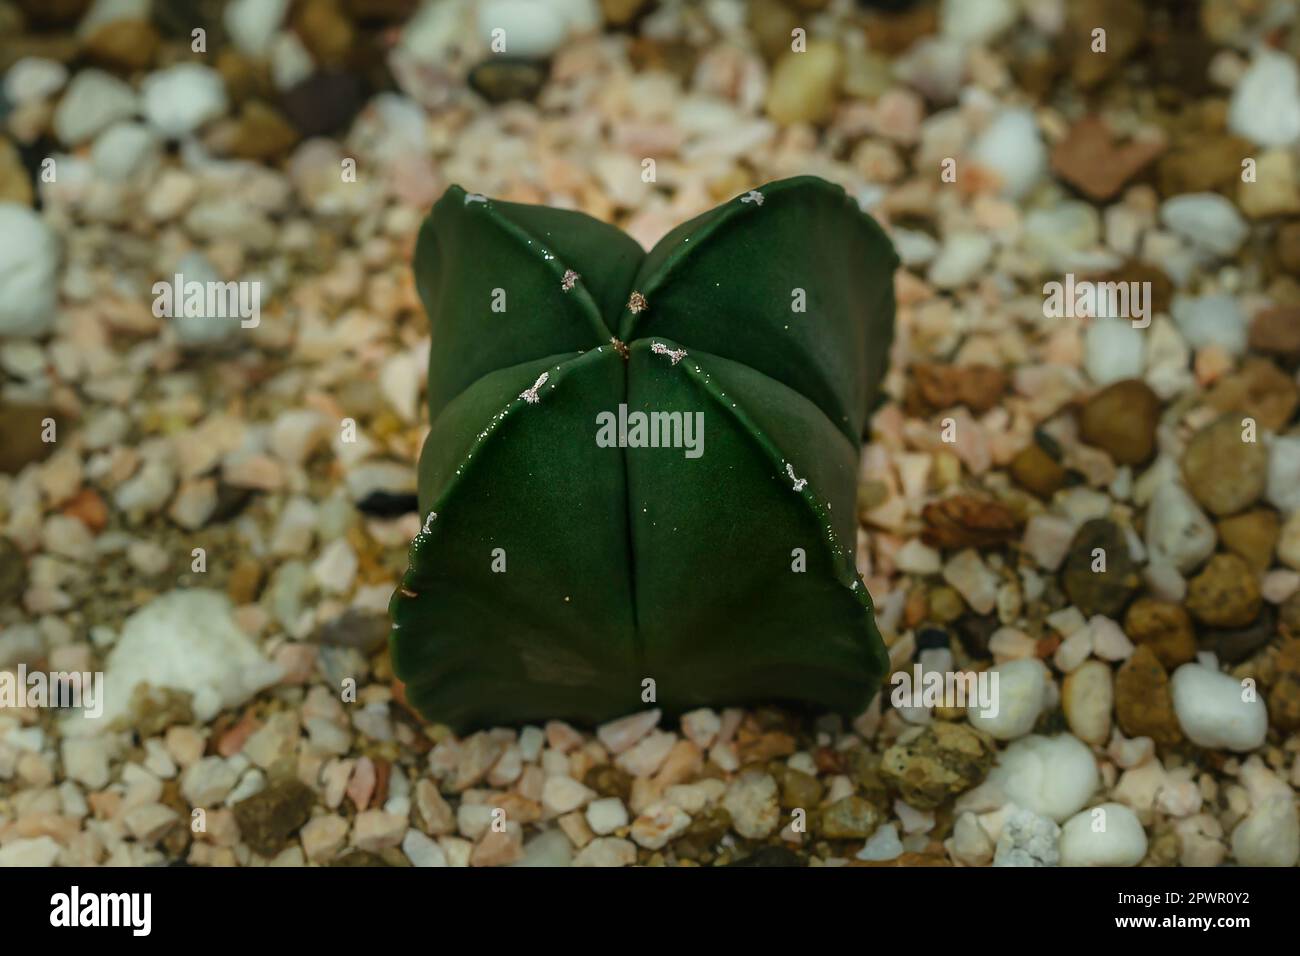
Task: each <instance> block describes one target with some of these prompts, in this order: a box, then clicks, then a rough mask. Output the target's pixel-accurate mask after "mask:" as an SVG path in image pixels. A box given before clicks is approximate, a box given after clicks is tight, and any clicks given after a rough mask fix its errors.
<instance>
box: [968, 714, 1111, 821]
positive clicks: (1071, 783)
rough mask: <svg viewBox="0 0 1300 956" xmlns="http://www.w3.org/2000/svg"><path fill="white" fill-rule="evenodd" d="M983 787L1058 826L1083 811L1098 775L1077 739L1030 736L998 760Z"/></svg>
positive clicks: (1063, 736) (1086, 750) (1019, 741)
mask: <svg viewBox="0 0 1300 956" xmlns="http://www.w3.org/2000/svg"><path fill="white" fill-rule="evenodd" d="M989 781H990V782H991V783H992V784H993V785H994V786H996V787H998V788H999V789H1000V790H1001V791H1002V793H1003V794H1005V795H1006V796H1007V798H1009V799H1010V800H1011V801H1012V802H1013V803H1015V804H1017V805H1019V806H1021V807H1024V808H1025V809H1027V810H1030V811H1032V812H1033V813H1036V814H1038V815H1039V816H1043V817H1048V818H1050V819H1052V820H1055V821H1056V822H1058V823H1060V822H1061V821H1063V820H1068V819H1069V818H1070V817H1072V816H1074V814H1076V813H1078V812H1079V811H1080V810H1081V809H1083V807H1084V806H1085V805H1086V804H1087V802H1088V800H1089V799H1091V797H1092V795H1093V793H1095V792H1096V790H1097V787H1098V786H1099V785H1100V784H1101V775H1100V774H1099V773H1098V771H1097V761H1096V759H1095V758H1094V757H1093V755H1092V751H1091V750H1089V749H1088V747H1087V746H1086V745H1085V744H1083V743H1082V742H1081V741H1080V740H1079V739H1078V738H1077V737H1074V736H1073V735H1071V734H1059V735H1057V736H1055V737H1042V736H1038V735H1032V736H1029V737H1022V738H1020V739H1019V740H1017V741H1015V742H1014V743H1012V744H1011V745H1010V746H1008V747H1007V749H1006V750H1004V751H1002V753H1001V754H999V756H998V762H997V765H996V766H995V767H994V768H993V770H992V771H991V772H990V773H989Z"/></svg>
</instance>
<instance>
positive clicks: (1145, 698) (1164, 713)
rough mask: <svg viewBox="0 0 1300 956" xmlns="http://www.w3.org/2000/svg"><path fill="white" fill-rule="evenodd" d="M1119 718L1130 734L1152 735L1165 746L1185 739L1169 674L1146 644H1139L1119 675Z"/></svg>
mask: <svg viewBox="0 0 1300 956" xmlns="http://www.w3.org/2000/svg"><path fill="white" fill-rule="evenodd" d="M1184 666H1188V665H1184ZM1115 717H1116V719H1117V720H1118V721H1119V726H1120V729H1121V730H1123V731H1124V733H1125V734H1127V735H1128V736H1129V737H1150V738H1151V739H1152V740H1154V741H1155V742H1156V743H1157V744H1161V745H1168V744H1176V743H1178V741H1180V740H1181V739H1182V733H1181V732H1180V731H1179V722H1178V718H1177V715H1176V714H1175V713H1174V702H1173V698H1172V696H1171V694H1170V688H1169V675H1168V674H1167V673H1166V672H1165V669H1164V667H1163V666H1162V665H1161V664H1160V661H1159V660H1158V659H1157V658H1156V655H1155V652H1154V651H1153V650H1152V649H1151V648H1150V647H1149V646H1147V645H1145V644H1141V645H1139V646H1138V648H1137V650H1135V651H1134V652H1133V654H1132V656H1130V657H1129V659H1128V660H1127V661H1125V662H1124V663H1123V664H1122V665H1121V666H1120V669H1119V672H1118V673H1117V674H1116V675H1115Z"/></svg>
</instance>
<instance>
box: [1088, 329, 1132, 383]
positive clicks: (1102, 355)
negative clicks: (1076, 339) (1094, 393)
mask: <svg viewBox="0 0 1300 956" xmlns="http://www.w3.org/2000/svg"><path fill="white" fill-rule="evenodd" d="M1146 344H1147V343H1146V335H1145V334H1144V331H1143V330H1142V329H1138V328H1135V327H1134V326H1133V323H1132V322H1131V321H1129V320H1127V319H1116V318H1102V319H1096V320H1095V321H1092V322H1089V323H1088V327H1087V331H1085V332H1084V335H1083V367H1084V369H1086V370H1087V372H1088V377H1089V378H1091V379H1092V380H1093V381H1094V382H1096V383H1097V384H1098V385H1110V384H1111V383H1113V382H1119V381H1123V380H1124V379H1126V378H1141V376H1142V370H1143V369H1144V368H1145V367H1146V364H1145V363H1146Z"/></svg>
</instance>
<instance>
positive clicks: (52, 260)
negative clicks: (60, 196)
mask: <svg viewBox="0 0 1300 956" xmlns="http://www.w3.org/2000/svg"><path fill="white" fill-rule="evenodd" d="M60 258H61V255H60V247H59V241H58V238H57V236H55V234H54V231H53V230H52V229H51V228H50V227H49V226H48V225H46V223H45V221H44V220H43V219H42V218H41V217H40V216H39V215H37V214H36V213H35V212H33V211H32V210H31V209H28V208H27V207H26V206H23V205H19V204H18V203H13V202H0V337H4V336H11V335H13V336H33V337H35V336H41V335H44V334H46V333H47V332H49V331H50V329H51V327H52V326H53V322H54V306H55V301H56V298H57V295H58V286H59V283H58V282H57V274H58V269H59V262H60ZM5 414H6V417H7V415H8V412H6V413H5ZM7 425H8V423H7V422H6V427H5V430H6V431H8V430H9V429H8V427H7Z"/></svg>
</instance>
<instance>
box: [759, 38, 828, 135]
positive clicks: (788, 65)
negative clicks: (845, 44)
mask: <svg viewBox="0 0 1300 956" xmlns="http://www.w3.org/2000/svg"><path fill="white" fill-rule="evenodd" d="M842 69H843V64H842V54H841V53H840V47H839V44H838V43H835V42H832V41H829V40H812V41H809V43H808V45H807V48H806V49H805V50H804V51H803V52H799V53H796V52H794V51H792V50H787V51H786V52H785V53H784V54H782V56H781V58H780V59H779V60H778V61H777V63H776V66H775V67H774V68H773V69H772V77H771V80H770V81H769V83H768V86H767V91H768V92H767V102H766V109H767V115H768V116H770V117H771V118H772V119H773V120H775V121H776V122H778V123H780V124H781V125H783V126H789V125H791V124H793V123H823V122H825V121H826V120H828V119H829V118H830V115H831V111H832V110H833V109H834V107H835V92H836V89H837V87H838V86H839V80H840V73H841V70H842Z"/></svg>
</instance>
